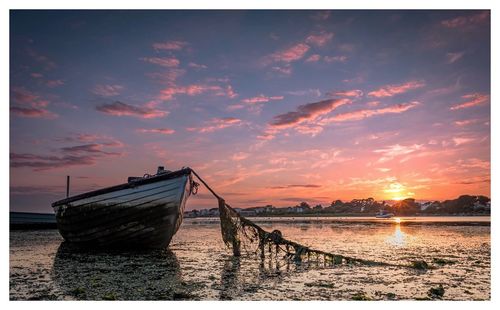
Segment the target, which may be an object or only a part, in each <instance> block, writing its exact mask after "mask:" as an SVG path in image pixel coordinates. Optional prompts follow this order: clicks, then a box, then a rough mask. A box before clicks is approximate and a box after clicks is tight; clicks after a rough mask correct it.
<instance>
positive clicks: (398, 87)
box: [368, 81, 425, 98]
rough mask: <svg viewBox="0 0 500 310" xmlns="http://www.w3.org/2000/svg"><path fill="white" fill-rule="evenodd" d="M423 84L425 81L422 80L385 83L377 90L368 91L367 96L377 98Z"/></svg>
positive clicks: (389, 95)
mask: <svg viewBox="0 0 500 310" xmlns="http://www.w3.org/2000/svg"><path fill="white" fill-rule="evenodd" d="M424 86H425V83H424V82H423V81H410V82H406V83H403V84H393V85H386V86H383V87H381V88H379V89H377V90H374V91H372V92H369V93H368V96H371V97H377V98H382V97H392V96H395V95H398V94H402V93H406V92H408V91H410V90H413V89H417V88H420V87H424Z"/></svg>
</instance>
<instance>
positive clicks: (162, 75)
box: [146, 68, 186, 84]
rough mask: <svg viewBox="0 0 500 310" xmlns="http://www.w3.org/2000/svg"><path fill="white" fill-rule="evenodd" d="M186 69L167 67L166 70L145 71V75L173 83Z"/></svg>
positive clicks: (161, 81) (162, 81)
mask: <svg viewBox="0 0 500 310" xmlns="http://www.w3.org/2000/svg"><path fill="white" fill-rule="evenodd" d="M185 73H186V70H184V69H179V68H169V69H168V70H167V71H162V72H151V73H146V76H148V77H150V78H152V79H154V80H157V81H159V82H160V83H166V84H174V83H175V81H176V80H177V79H178V78H179V77H181V76H183V75H184V74H185Z"/></svg>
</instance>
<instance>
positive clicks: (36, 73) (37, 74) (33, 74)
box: [30, 72, 43, 79]
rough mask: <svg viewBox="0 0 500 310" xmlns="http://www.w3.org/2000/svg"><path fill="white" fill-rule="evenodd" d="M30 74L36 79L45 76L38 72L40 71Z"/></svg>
mask: <svg viewBox="0 0 500 310" xmlns="http://www.w3.org/2000/svg"><path fill="white" fill-rule="evenodd" d="M30 76H31V77H32V78H34V79H41V78H43V74H41V73H38V72H33V73H31V74H30Z"/></svg>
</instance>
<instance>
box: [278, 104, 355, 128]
mask: <svg viewBox="0 0 500 310" xmlns="http://www.w3.org/2000/svg"><path fill="white" fill-rule="evenodd" d="M350 102H351V101H350V100H348V99H329V100H323V101H319V102H313V103H307V104H303V105H300V106H298V107H297V110H296V111H292V112H288V113H284V114H280V115H276V116H275V117H274V118H273V121H272V122H271V123H270V125H271V126H272V127H278V128H286V127H291V126H293V125H295V124H300V123H303V122H305V121H311V120H314V119H315V118H317V117H318V116H320V115H323V114H327V113H329V112H331V111H333V110H335V109H336V108H338V107H340V106H341V105H344V104H348V103H350Z"/></svg>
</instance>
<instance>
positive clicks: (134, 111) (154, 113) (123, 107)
mask: <svg viewBox="0 0 500 310" xmlns="http://www.w3.org/2000/svg"><path fill="white" fill-rule="evenodd" d="M96 110H97V111H99V112H102V113H106V114H109V115H115V116H135V117H140V118H157V117H163V116H166V115H168V112H167V111H162V110H157V109H155V108H152V107H148V106H136V105H131V104H127V103H123V102H120V101H115V102H113V103H105V104H101V105H98V106H96Z"/></svg>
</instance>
